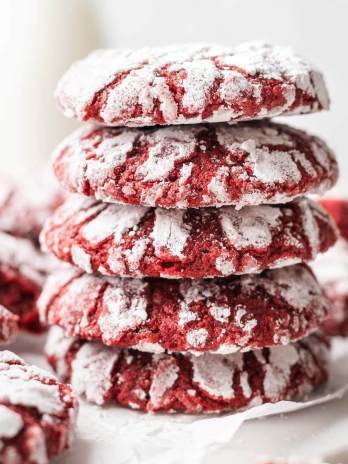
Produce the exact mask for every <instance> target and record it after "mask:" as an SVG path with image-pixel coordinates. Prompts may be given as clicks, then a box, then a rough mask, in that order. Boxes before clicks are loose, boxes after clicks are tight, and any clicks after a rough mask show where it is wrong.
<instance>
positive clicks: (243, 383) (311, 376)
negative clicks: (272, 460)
mask: <svg viewBox="0 0 348 464" xmlns="http://www.w3.org/2000/svg"><path fill="white" fill-rule="evenodd" d="M51 330H52V332H51V333H50V335H49V338H48V343H47V346H46V354H47V357H48V360H49V362H50V363H51V365H52V366H53V368H54V369H55V370H56V371H58V373H59V375H60V376H61V377H62V378H64V379H66V380H69V381H71V383H72V385H73V388H74V390H75V392H76V393H77V394H79V395H82V396H84V397H85V398H86V399H87V400H88V401H90V402H92V403H96V404H100V405H101V404H104V403H106V402H108V401H110V400H113V401H116V402H117V403H119V404H122V405H125V406H128V407H131V408H135V409H141V410H143V411H163V412H184V413H202V412H219V411H227V410H234V411H237V410H239V409H244V408H247V407H251V406H256V405H260V404H262V403H274V402H277V401H280V400H286V399H293V398H297V397H302V396H304V395H305V394H308V393H309V392H311V391H312V390H313V389H314V387H316V386H317V385H319V384H321V383H323V382H325V380H326V379H327V361H328V354H329V347H328V345H327V342H326V340H325V339H324V338H322V337H321V336H318V335H310V336H309V337H307V338H304V339H302V340H301V341H298V342H296V343H294V344H290V345H286V346H281V347H277V348H270V349H269V348H264V349H263V350H256V351H249V352H247V353H234V354H229V355H221V354H211V353H205V354H202V355H201V356H196V355H190V354H186V355H183V354H167V353H162V354H150V353H142V352H140V351H136V350H120V349H118V348H110V347H106V346H104V345H102V344H99V343H95V342H85V341H83V340H81V339H78V338H68V337H66V336H65V335H64V332H63V330H62V329H60V328H58V327H54V328H53V329H51Z"/></svg>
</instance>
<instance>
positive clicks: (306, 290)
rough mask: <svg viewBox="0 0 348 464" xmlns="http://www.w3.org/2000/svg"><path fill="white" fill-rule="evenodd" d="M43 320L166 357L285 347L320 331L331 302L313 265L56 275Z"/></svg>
mask: <svg viewBox="0 0 348 464" xmlns="http://www.w3.org/2000/svg"><path fill="white" fill-rule="evenodd" d="M38 304H39V308H40V314H41V319H42V322H43V323H48V324H49V325H59V326H61V327H63V328H64V329H65V330H66V331H67V333H68V334H69V335H72V336H78V337H81V338H83V339H88V340H94V341H99V342H102V343H103V344H105V345H113V346H117V347H123V348H136V349H137V350H140V351H148V352H154V353H160V352H164V351H166V350H167V351H173V352H185V351H191V352H195V353H196V354H199V353H200V354H201V353H202V352H206V351H210V352H215V353H223V354H227V353H233V352H236V351H248V350H253V349H257V348H263V347H266V346H276V345H282V344H283V345H285V344H288V343H290V341H294V340H297V339H299V338H303V337H304V336H306V335H308V334H309V333H311V332H313V331H315V330H317V328H318V326H319V324H320V323H321V322H322V321H323V320H324V318H325V317H326V315H327V312H328V309H329V303H328V301H327V299H326V297H325V296H324V294H323V292H322V291H321V289H320V287H319V285H318V283H317V282H316V280H315V278H314V276H313V274H312V273H311V271H310V270H309V268H308V267H307V266H305V265H294V266H290V267H287V268H283V269H276V270H272V271H265V272H263V273H262V274H259V275H245V276H235V277H230V278H225V279H211V280H195V281H192V280H169V279H144V280H140V279H120V278H116V277H115V278H111V277H108V278H105V277H98V276H96V275H88V274H85V273H83V272H81V271H78V270H75V271H71V270H69V271H68V272H67V271H66V270H64V271H61V273H60V274H54V275H52V276H51V277H50V278H49V280H48V282H47V284H46V286H45V288H44V290H43V293H42V295H41V298H40V300H39V303H38Z"/></svg>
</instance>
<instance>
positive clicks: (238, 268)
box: [41, 198, 337, 278]
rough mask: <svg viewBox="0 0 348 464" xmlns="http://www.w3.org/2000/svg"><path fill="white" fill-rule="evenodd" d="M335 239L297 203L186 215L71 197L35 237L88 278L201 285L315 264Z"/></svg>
mask: <svg viewBox="0 0 348 464" xmlns="http://www.w3.org/2000/svg"><path fill="white" fill-rule="evenodd" d="M129 217H132V218H136V220H134V221H133V220H132V221H130V222H129V221H128V218H129ZM105 218H108V220H107V224H106V221H105ZM110 225H111V226H110ZM109 226H110V227H109ZM86 231H88V233H86ZM120 231H122V232H120ZM336 234H337V232H336V228H335V226H334V224H333V222H332V221H331V220H330V219H329V217H328V215H326V214H325V213H324V211H323V210H321V209H320V207H318V206H317V205H316V204H315V203H313V202H311V201H310V200H308V199H303V198H300V199H296V200H294V201H293V202H291V203H287V204H286V205H277V206H271V205H261V206H255V207H245V208H243V209H241V210H236V209H235V208H233V207H231V206H229V207H228V206H225V207H222V208H220V209H216V208H204V209H188V210H185V211H182V210H165V209H161V208H155V209H153V208H144V207H140V206H125V205H110V204H103V203H98V202H97V201H94V200H91V199H85V198H73V199H72V200H70V201H68V202H67V203H66V204H65V205H63V206H62V207H61V208H60V209H58V210H57V211H56V213H55V214H54V215H53V216H52V218H51V219H49V220H48V222H47V223H46V225H45V227H44V229H43V232H42V237H41V238H42V243H43V245H44V247H45V249H47V250H49V251H51V252H53V253H54V254H55V255H56V256H57V257H58V258H59V259H61V260H65V261H69V262H73V263H74V264H76V265H77V266H78V267H80V268H82V269H84V270H85V271H87V272H91V271H94V272H96V271H98V272H100V273H101V274H105V275H116V276H122V277H126V276H129V277H141V276H161V277H168V278H169V277H172V278H184V277H189V278H206V277H214V276H219V275H228V274H232V273H233V274H243V273H250V272H260V271H262V270H264V269H266V268H273V267H281V266H282V265H286V264H287V263H290V262H291V263H292V264H294V263H296V262H301V261H307V260H311V259H314V258H315V256H316V255H317V254H318V253H319V252H323V251H325V250H327V249H328V248H329V247H330V246H331V245H332V244H333V243H334V242H335V240H336ZM76 247H78V250H79V253H76Z"/></svg>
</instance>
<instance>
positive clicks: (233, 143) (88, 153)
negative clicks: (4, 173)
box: [53, 121, 338, 208]
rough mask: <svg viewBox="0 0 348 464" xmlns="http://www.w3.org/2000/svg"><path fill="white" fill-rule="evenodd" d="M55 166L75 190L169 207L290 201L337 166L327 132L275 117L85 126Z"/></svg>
mask: <svg viewBox="0 0 348 464" xmlns="http://www.w3.org/2000/svg"><path fill="white" fill-rule="evenodd" d="M53 169H54V171H55V174H56V176H57V177H58V179H59V180H60V181H61V183H62V184H63V185H64V187H65V188H67V189H68V190H70V191H72V192H78V193H82V194H84V195H87V196H94V197H95V198H97V199H100V200H102V201H107V202H111V203H112V202H114V203H130V204H135V205H139V204H141V205H144V206H162V207H165V208H187V207H202V206H223V205H235V206H237V207H242V206H250V205H258V204H264V203H273V204H274V203H286V202H288V201H290V200H292V199H293V198H295V197H296V196H299V195H302V194H304V193H308V192H312V193H313V192H321V193H322V192H324V191H325V190H327V189H329V188H330V187H332V186H333V185H334V183H335V182H336V179H337V174H338V169H337V163H336V160H335V157H334V155H333V153H332V152H331V151H330V149H329V148H328V146H327V145H326V144H325V143H324V142H323V141H322V140H320V139H319V138H317V137H314V136H310V135H308V134H306V133H305V132H302V131H300V130H297V129H291V128H290V127H288V126H285V125H280V124H274V123H271V122H269V121H263V122H254V123H244V124H238V125H235V126H229V125H227V124H217V125H215V124H214V125H213V124H210V125H200V124H199V125H195V126H181V127H180V126H177V127H165V128H164V127H159V128H158V127H157V128H152V129H149V128H143V129H129V128H128V129H126V128H117V127H113V128H112V127H98V126H89V127H88V126H87V127H82V128H81V129H78V130H77V131H76V132H75V133H73V134H72V135H71V136H70V137H68V138H67V139H65V140H64V141H63V142H62V143H61V144H60V145H59V147H58V148H57V149H56V151H55V154H54V161H53Z"/></svg>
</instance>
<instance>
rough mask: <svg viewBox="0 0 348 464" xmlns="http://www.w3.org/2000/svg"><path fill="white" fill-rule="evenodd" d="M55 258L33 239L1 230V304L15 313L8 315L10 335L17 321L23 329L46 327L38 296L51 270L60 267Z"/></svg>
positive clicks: (34, 330)
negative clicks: (38, 308)
mask: <svg viewBox="0 0 348 464" xmlns="http://www.w3.org/2000/svg"><path fill="white" fill-rule="evenodd" d="M53 261H56V260H55V259H52V257H51V256H48V255H43V254H42V253H40V251H39V250H38V249H37V248H36V247H34V245H33V244H32V242H31V241H30V240H28V239H22V238H18V237H13V236H11V235H9V234H5V233H3V232H0V305H3V306H4V307H5V308H6V309H8V310H9V311H10V312H11V313H13V315H12V316H9V317H8V318H7V322H8V323H9V324H10V326H8V327H7V331H8V332H7V333H8V335H9V336H10V335H11V333H13V334H15V332H16V328H17V327H16V326H17V324H18V325H19V327H20V328H21V329H25V330H29V331H32V332H40V331H42V329H43V328H42V326H41V325H40V324H39V321H38V313H37V307H36V300H37V298H38V296H39V294H40V292H41V288H42V285H43V282H44V281H45V279H46V277H47V273H48V272H49V271H50V269H52V268H53V266H56V267H57V264H56V263H53ZM17 316H18V317H17Z"/></svg>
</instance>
